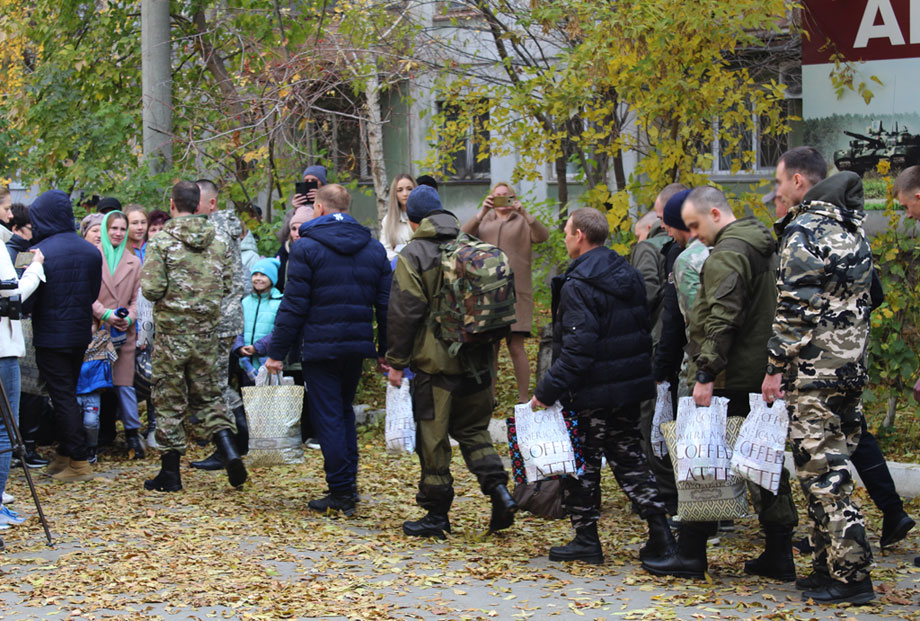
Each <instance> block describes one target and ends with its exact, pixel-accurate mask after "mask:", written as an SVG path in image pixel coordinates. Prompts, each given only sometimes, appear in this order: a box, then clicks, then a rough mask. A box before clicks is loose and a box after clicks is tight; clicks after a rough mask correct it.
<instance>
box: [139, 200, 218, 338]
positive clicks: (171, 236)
mask: <svg viewBox="0 0 920 621" xmlns="http://www.w3.org/2000/svg"><path fill="white" fill-rule="evenodd" d="M232 261H233V257H232V256H231V254H230V253H229V252H228V250H227V246H226V244H224V243H223V242H222V241H220V240H219V239H217V238H216V234H215V231H214V226H213V225H212V224H211V223H209V222H208V220H207V218H206V217H205V216H196V215H183V216H180V217H178V218H173V219H172V220H170V221H169V222H167V223H166V225H165V226H164V227H163V230H162V231H161V232H160V233H159V234H158V235H157V236H156V237H154V238H153V239H151V240H150V241H149V242H147V255H146V257H145V259H144V267H143V269H142V270H141V292H142V293H143V294H144V297H145V298H147V299H148V300H150V301H151V302H153V317H154V322H155V323H156V329H157V333H161V332H162V333H168V334H200V333H203V332H214V331H215V330H216V329H217V325H218V322H219V320H220V307H221V300H222V299H223V298H224V297H226V296H227V295H229V294H230V292H231V291H232V290H233V287H234V283H233V263H232Z"/></svg>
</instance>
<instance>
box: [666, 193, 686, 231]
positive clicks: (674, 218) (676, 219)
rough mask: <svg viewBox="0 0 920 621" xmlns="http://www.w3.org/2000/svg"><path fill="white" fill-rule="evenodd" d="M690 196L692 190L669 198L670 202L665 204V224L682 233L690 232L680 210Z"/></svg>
mask: <svg viewBox="0 0 920 621" xmlns="http://www.w3.org/2000/svg"><path fill="white" fill-rule="evenodd" d="M689 195H690V190H681V191H680V192H678V193H677V194H675V195H674V196H672V197H671V198H669V199H668V202H667V203H666V204H665V206H664V214H662V219H663V220H664V223H665V224H667V225H668V226H669V227H671V228H672V229H680V230H681V231H689V230H690V229H688V228H687V225H686V224H684V219H683V218H682V217H681V215H680V210H681V209H682V208H683V206H684V201H685V200H687V196H689Z"/></svg>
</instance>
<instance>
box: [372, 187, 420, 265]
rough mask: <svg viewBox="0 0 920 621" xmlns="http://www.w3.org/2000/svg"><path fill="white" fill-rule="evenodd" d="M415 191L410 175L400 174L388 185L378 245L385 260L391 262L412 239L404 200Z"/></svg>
mask: <svg viewBox="0 0 920 621" xmlns="http://www.w3.org/2000/svg"><path fill="white" fill-rule="evenodd" d="M413 189H415V179H413V178H412V176H411V175H407V174H406V173H401V174H399V175H396V177H394V178H393V183H391V184H390V205H389V207H387V213H386V215H385V216H383V221H382V222H381V223H380V243H382V244H383V247H384V248H385V249H386V251H387V259H388V260H389V261H392V260H393V257H395V256H396V255H397V254H398V253H399V251H400V250H401V249H402V248H401V247H402V246H404V245H405V244H406V243H407V242H408V241H409V238H410V237H412V229H411V228H409V218H407V217H406V199H407V198H409V192H411V191H412V190H413Z"/></svg>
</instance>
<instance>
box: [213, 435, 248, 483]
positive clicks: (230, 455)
mask: <svg viewBox="0 0 920 621" xmlns="http://www.w3.org/2000/svg"><path fill="white" fill-rule="evenodd" d="M212 440H213V441H214V445H215V446H216V447H217V452H218V453H220V456H221V458H222V459H223V462H224V467H225V468H226V469H227V479H228V480H229V481H230V485H231V486H232V487H240V486H242V485H243V483H245V482H246V477H247V476H248V474H247V473H246V466H245V465H244V464H243V458H242V457H240V454H239V452H238V451H237V450H236V441H235V440H234V438H233V434H232V433H230V430H229V429H221V430H220V431H216V432H214V437H213V438H212Z"/></svg>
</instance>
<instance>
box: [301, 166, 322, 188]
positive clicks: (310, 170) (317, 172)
mask: <svg viewBox="0 0 920 621" xmlns="http://www.w3.org/2000/svg"><path fill="white" fill-rule="evenodd" d="M307 175H313V176H314V177H316V178H317V179H319V182H320V183H322V184H323V185H326V167H325V166H320V165H319V164H314V165H313V166H307V167H306V168H304V169H303V174H302V175H301V176H300V178H301V179H302V178H304V177H306V176H307Z"/></svg>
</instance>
